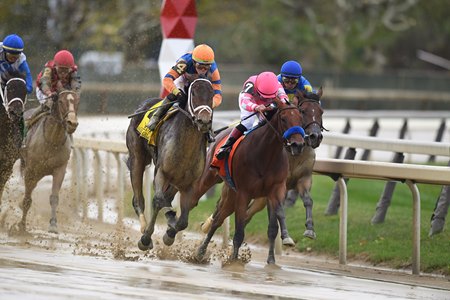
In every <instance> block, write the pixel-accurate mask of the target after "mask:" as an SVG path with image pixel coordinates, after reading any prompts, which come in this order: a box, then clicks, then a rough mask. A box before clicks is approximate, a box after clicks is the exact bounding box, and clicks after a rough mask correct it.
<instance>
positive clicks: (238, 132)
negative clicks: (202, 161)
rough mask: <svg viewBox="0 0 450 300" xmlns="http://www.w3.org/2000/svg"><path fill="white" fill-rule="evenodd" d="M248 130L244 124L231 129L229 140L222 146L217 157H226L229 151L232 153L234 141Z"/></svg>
mask: <svg viewBox="0 0 450 300" xmlns="http://www.w3.org/2000/svg"><path fill="white" fill-rule="evenodd" d="M246 130H247V128H245V126H244V125H242V124H239V125H238V126H236V127H235V128H233V130H232V131H231V133H230V135H229V136H228V139H227V141H226V142H225V144H223V145H222V147H220V149H219V151H218V152H217V154H216V158H217V159H224V158H225V155H226V154H227V153H230V150H231V148H232V147H233V144H234V142H236V141H237V140H238V139H239V138H240V137H241V136H242V135H243V134H244V132H245V131H246Z"/></svg>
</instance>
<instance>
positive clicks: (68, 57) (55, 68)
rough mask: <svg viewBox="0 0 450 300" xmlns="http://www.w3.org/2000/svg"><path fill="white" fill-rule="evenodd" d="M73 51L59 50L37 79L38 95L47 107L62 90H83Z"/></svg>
mask: <svg viewBox="0 0 450 300" xmlns="http://www.w3.org/2000/svg"><path fill="white" fill-rule="evenodd" d="M77 71H78V67H77V65H76V64H75V60H74V58H73V55H72V53H70V52H69V51H67V50H61V51H58V52H57V53H56V54H55V57H54V58H53V60H50V61H48V62H47V63H46V64H45V66H44V69H43V70H42V71H41V72H40V73H39V75H38V78H37V80H36V97H37V98H38V100H39V102H40V103H41V104H42V105H44V104H45V106H47V107H49V108H50V107H51V106H52V104H53V98H56V97H57V95H58V92H59V91H61V90H64V89H66V90H71V91H75V92H76V93H77V94H78V95H79V94H80V92H81V79H80V76H78V73H77Z"/></svg>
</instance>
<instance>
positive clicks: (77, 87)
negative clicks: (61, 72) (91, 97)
mask: <svg viewBox="0 0 450 300" xmlns="http://www.w3.org/2000/svg"><path fill="white" fill-rule="evenodd" d="M70 86H71V88H72V90H73V91H75V92H76V93H77V94H78V95H80V94H81V78H80V76H79V75H78V72H77V71H74V72H73V73H72V74H71V80H70Z"/></svg>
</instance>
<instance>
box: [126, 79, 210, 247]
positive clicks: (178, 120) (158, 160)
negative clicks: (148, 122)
mask: <svg viewBox="0 0 450 300" xmlns="http://www.w3.org/2000/svg"><path fill="white" fill-rule="evenodd" d="M187 94H188V100H187V104H186V108H182V106H184V105H183V104H181V105H179V106H178V112H177V113H176V114H175V115H174V116H173V117H172V118H169V119H168V120H167V121H165V122H164V123H162V125H161V127H160V128H159V132H158V133H157V138H156V147H155V146H150V145H149V144H148V141H147V140H146V139H144V138H142V137H141V136H140V133H139V132H137V130H136V128H137V127H138V125H139V123H140V122H141V120H142V115H143V114H141V117H139V112H138V113H137V115H135V116H134V117H133V118H132V120H131V121H130V125H129V127H128V130H127V136H126V142H127V147H128V152H129V156H128V160H127V166H128V168H129V169H130V177H131V185H132V188H133V200H132V201H133V207H134V210H135V212H136V214H137V216H138V217H139V221H140V223H141V231H142V233H143V235H142V237H141V239H140V240H139V242H138V247H139V249H141V250H143V251H145V250H148V249H152V248H153V242H152V235H153V232H154V227H155V222H156V217H157V215H158V213H159V211H160V210H161V209H162V208H164V207H169V208H170V207H171V202H172V199H173V197H174V195H175V194H176V192H177V191H179V192H180V207H181V215H180V216H179V218H178V219H177V218H176V216H175V213H174V212H173V211H171V210H170V211H169V212H167V213H166V217H167V218H168V228H167V231H166V234H165V235H164V238H163V240H164V243H165V244H166V245H168V246H170V245H172V243H173V242H174V239H175V235H176V233H177V232H178V231H181V230H184V229H185V228H186V227H187V225H188V216H189V211H190V210H191V209H192V208H193V207H192V205H191V198H192V189H193V186H194V183H195V182H196V180H197V179H198V178H199V177H200V175H201V174H202V171H203V167H204V165H205V157H206V145H207V141H206V138H205V133H207V132H208V131H209V130H210V128H211V125H212V104H213V102H212V101H213V100H212V99H213V96H214V91H213V88H212V85H211V82H209V81H208V80H206V79H202V78H199V79H196V80H195V81H194V82H192V84H191V85H190V87H189V91H188V93H187ZM154 102H155V99H151V101H147V102H145V103H144V104H143V106H142V107H140V108H139V109H138V110H139V111H142V112H145V111H146V110H147V109H150V107H151V104H154ZM152 160H153V162H154V164H155V179H154V181H153V185H154V189H155V195H154V197H153V202H152V214H151V219H150V222H149V223H148V225H147V222H146V220H145V217H144V208H145V207H144V196H143V193H142V178H143V173H144V169H145V166H146V165H148V164H150V163H151V162H152Z"/></svg>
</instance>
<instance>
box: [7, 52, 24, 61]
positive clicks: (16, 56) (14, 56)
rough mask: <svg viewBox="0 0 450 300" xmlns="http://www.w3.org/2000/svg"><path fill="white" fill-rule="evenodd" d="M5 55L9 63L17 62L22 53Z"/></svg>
mask: <svg viewBox="0 0 450 300" xmlns="http://www.w3.org/2000/svg"><path fill="white" fill-rule="evenodd" d="M5 54H6V59H7V60H9V61H16V60H18V59H19V57H20V53H10V52H5Z"/></svg>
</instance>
